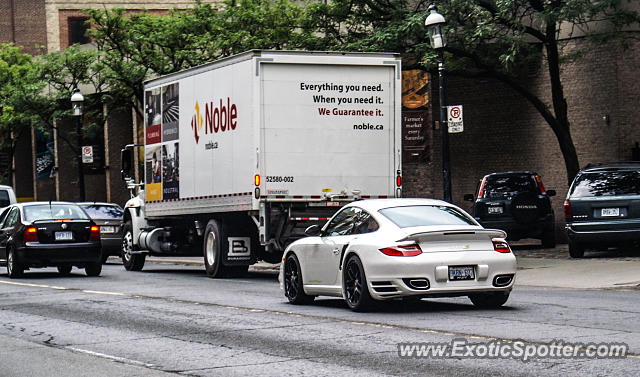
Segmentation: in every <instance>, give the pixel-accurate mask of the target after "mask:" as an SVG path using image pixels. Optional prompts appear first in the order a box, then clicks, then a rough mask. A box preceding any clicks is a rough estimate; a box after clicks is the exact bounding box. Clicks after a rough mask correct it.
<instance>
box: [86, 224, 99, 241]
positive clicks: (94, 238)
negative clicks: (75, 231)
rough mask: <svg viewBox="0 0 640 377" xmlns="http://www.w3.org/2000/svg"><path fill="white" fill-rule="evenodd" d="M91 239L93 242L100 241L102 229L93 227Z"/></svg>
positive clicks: (90, 234) (90, 233)
mask: <svg viewBox="0 0 640 377" xmlns="http://www.w3.org/2000/svg"><path fill="white" fill-rule="evenodd" d="M89 239H90V240H91V241H100V227H99V226H95V225H94V226H92V227H91V231H90V232H89Z"/></svg>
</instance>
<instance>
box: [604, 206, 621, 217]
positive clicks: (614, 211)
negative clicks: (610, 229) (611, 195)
mask: <svg viewBox="0 0 640 377" xmlns="http://www.w3.org/2000/svg"><path fill="white" fill-rule="evenodd" d="M600 214H601V215H602V217H612V216H620V208H602V212H600Z"/></svg>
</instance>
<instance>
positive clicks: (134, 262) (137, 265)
mask: <svg viewBox="0 0 640 377" xmlns="http://www.w3.org/2000/svg"><path fill="white" fill-rule="evenodd" d="M120 251H121V253H122V264H123V265H124V268H125V269H126V270H127V271H141V270H142V267H144V260H145V258H146V257H147V256H146V255H145V254H133V227H132V226H131V220H129V221H127V222H126V223H124V231H123V232H122V247H121V250H120Z"/></svg>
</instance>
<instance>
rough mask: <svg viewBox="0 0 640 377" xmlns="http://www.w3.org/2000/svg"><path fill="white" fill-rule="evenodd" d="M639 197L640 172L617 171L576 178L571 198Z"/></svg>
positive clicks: (586, 174)
mask: <svg viewBox="0 0 640 377" xmlns="http://www.w3.org/2000/svg"><path fill="white" fill-rule="evenodd" d="M617 195H640V171H637V170H618V171H602V172H593V173H584V174H581V175H580V176H579V177H578V178H576V182H575V184H574V185H573V189H572V190H571V196H572V197H575V198H585V197H591V196H617Z"/></svg>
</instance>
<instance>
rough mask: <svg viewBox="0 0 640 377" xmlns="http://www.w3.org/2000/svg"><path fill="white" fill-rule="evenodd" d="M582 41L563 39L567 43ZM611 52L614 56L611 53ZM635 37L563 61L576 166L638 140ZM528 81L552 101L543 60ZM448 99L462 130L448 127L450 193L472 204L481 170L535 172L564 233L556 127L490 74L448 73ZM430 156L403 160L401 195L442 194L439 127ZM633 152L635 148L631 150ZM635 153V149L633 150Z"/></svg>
mask: <svg viewBox="0 0 640 377" xmlns="http://www.w3.org/2000/svg"><path fill="white" fill-rule="evenodd" d="M583 43H586V42H585V41H584V40H583V39H575V40H572V41H570V42H568V46H567V47H566V48H567V49H569V48H575V47H578V46H580V45H581V44H583ZM612 57H615V58H614V59H612ZM638 67H640V43H638V42H636V43H635V44H633V45H632V46H631V47H630V48H628V49H626V50H625V49H622V48H621V47H620V46H615V47H602V48H597V49H590V50H589V52H588V53H587V54H586V55H585V56H584V57H583V58H582V59H580V60H579V61H577V62H576V63H572V64H569V65H566V66H564V67H563V70H562V80H563V85H564V90H565V97H566V100H567V105H568V108H569V114H568V116H569V122H570V125H571V134H572V138H573V141H574V144H575V147H576V150H577V153H578V158H579V161H580V166H584V165H586V164H587V163H590V162H602V161H621V160H631V159H632V158H633V149H634V147H635V145H636V143H637V142H640V120H639V119H640V108H639V107H638V104H640V71H639V70H638ZM528 80H529V82H528V85H529V87H531V88H534V90H535V92H536V93H538V94H539V95H540V96H541V98H543V99H546V102H547V103H549V104H550V103H551V98H550V91H549V87H550V84H549V80H548V74H547V71H546V70H545V68H544V66H542V67H541V68H540V70H539V71H538V72H531V73H530V75H529V76H528ZM431 95H432V97H431V98H432V101H431V105H432V106H433V112H432V114H433V116H434V117H435V118H437V117H438V116H439V110H438V98H437V95H438V86H437V81H436V83H435V84H433V85H431ZM447 102H448V103H449V104H451V105H463V106H464V132H463V133H459V134H450V153H451V177H452V178H451V179H452V199H453V202H454V203H455V204H457V205H460V206H461V207H463V208H465V209H467V210H470V209H471V203H469V202H464V201H463V196H464V194H470V193H473V192H474V190H475V189H476V185H477V183H478V180H479V179H480V178H481V177H482V176H483V175H485V174H487V173H491V172H499V171H509V170H534V171H536V172H538V173H539V174H540V175H541V176H542V178H543V181H544V184H545V187H546V188H547V189H555V190H556V191H557V192H558V195H557V196H556V197H554V198H552V200H551V201H552V205H553V208H554V210H555V214H556V227H557V234H558V236H559V240H561V239H563V238H564V232H563V229H564V218H563V210H562V204H563V202H564V198H565V197H566V194H567V190H568V184H567V176H566V170H565V165H564V159H563V157H562V153H561V152H560V148H559V145H558V142H557V140H556V138H555V135H554V134H553V132H552V131H551V128H550V127H549V126H548V125H547V123H546V122H545V120H544V119H543V118H542V116H541V115H540V114H539V113H538V112H537V111H536V110H535V108H534V107H533V106H532V105H531V104H530V103H528V102H527V101H525V99H524V98H523V97H521V96H520V95H519V94H517V93H516V92H515V91H514V90H513V89H511V88H510V87H508V86H506V85H505V84H502V83H500V82H496V81H494V80H490V79H484V80H483V79H467V78H464V79H462V78H456V77H448V78H447ZM432 136H433V138H432V145H431V146H432V155H431V161H430V162H428V163H424V164H416V163H404V191H405V196H427V197H431V196H434V197H437V198H442V164H441V157H440V156H441V154H440V150H441V138H440V131H439V130H437V131H436V130H433V131H432ZM636 153H637V152H636ZM636 157H637V156H636Z"/></svg>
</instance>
